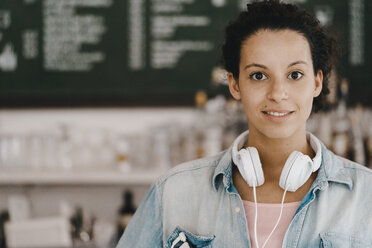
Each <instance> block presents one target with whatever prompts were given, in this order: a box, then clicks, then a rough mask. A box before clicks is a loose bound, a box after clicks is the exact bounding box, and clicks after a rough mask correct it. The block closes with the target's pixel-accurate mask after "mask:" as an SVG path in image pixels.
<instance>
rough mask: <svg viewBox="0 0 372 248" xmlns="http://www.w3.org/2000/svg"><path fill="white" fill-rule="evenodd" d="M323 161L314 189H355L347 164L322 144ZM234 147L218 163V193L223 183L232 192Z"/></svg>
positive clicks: (214, 182)
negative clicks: (333, 186) (336, 185)
mask: <svg viewBox="0 0 372 248" xmlns="http://www.w3.org/2000/svg"><path fill="white" fill-rule="evenodd" d="M320 143H321V149H322V161H321V166H320V168H319V170H318V175H317V178H316V179H315V181H314V183H313V186H312V188H315V187H319V188H320V189H321V190H323V189H325V188H326V187H327V186H328V183H329V182H334V183H340V184H345V185H347V186H348V188H349V189H352V188H353V181H352V179H351V177H350V174H349V172H348V170H347V169H346V168H345V163H344V162H343V161H342V160H341V159H340V158H339V157H338V156H336V155H335V154H334V153H332V152H331V151H330V150H328V149H327V148H326V147H325V146H324V144H323V143H322V142H320ZM232 166H234V163H233V161H232V146H231V147H230V148H229V149H227V150H225V152H223V153H222V155H221V157H220V160H219V161H218V162H217V166H216V169H215V171H214V175H213V181H212V184H213V188H214V189H215V190H216V191H217V190H218V188H219V186H220V185H221V183H223V186H224V188H225V189H226V190H228V191H229V192H231V190H232V187H231V186H232Z"/></svg>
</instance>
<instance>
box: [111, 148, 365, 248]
mask: <svg viewBox="0 0 372 248" xmlns="http://www.w3.org/2000/svg"><path fill="white" fill-rule="evenodd" d="M232 166H233V163H232V159H231V148H230V149H228V150H226V151H224V152H222V153H220V154H218V155H216V156H214V157H208V158H203V159H199V160H195V161H191V162H188V163H185V164H182V165H179V166H176V167H175V168H173V169H172V170H170V171H169V172H167V173H166V174H165V175H164V176H162V177H160V178H159V179H158V180H157V181H156V182H155V183H154V184H153V185H152V187H151V190H150V192H149V193H148V195H147V197H146V198H145V199H144V201H143V202H142V203H141V205H140V206H139V208H138V210H137V211H136V213H135V215H134V216H133V218H132V220H131V222H130V223H129V226H128V227H127V229H126V230H125V232H124V234H123V236H122V237H121V239H120V241H119V243H118V245H117V248H133V247H136V248H137V247H138V248H142V247H143V248H149V247H165V248H170V247H171V245H172V242H173V241H174V240H175V239H176V238H177V236H178V234H179V233H180V232H181V231H182V232H184V233H185V234H186V236H187V239H188V241H189V242H191V243H192V244H193V245H194V247H198V248H201V247H213V248H227V247H228V248H234V247H237V248H241V247H250V240H249V234H248V227H247V221H246V217H245V213H244V206H243V202H242V199H241V198H240V196H239V194H238V193H237V191H236V189H235V187H234V185H233V184H232ZM371 184H372V171H371V170H369V169H367V168H366V167H364V166H361V165H358V164H356V163H354V162H351V161H349V160H346V159H344V158H341V157H339V156H336V155H334V154H333V153H332V152H331V151H329V150H327V148H325V147H324V146H323V145H322V165H321V167H320V169H319V171H318V175H317V178H316V180H315V181H314V183H313V185H312V186H311V189H310V190H309V192H308V193H307V194H306V196H305V197H304V199H303V200H302V202H301V204H300V206H299V207H298V209H297V211H296V214H295V215H294V217H293V219H292V222H291V224H290V226H289V228H288V230H287V232H286V235H285V237H284V241H283V247H286V248H287V247H328V248H329V247H338V248H340V247H341V248H342V247H363V248H365V247H372V210H371V208H372V186H371ZM274 224H275V223H273V225H274Z"/></svg>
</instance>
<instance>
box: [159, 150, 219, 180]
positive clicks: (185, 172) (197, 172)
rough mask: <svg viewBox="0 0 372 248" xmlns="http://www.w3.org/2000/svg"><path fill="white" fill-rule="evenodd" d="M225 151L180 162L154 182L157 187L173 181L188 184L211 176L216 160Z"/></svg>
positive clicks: (216, 163) (217, 160)
mask: <svg viewBox="0 0 372 248" xmlns="http://www.w3.org/2000/svg"><path fill="white" fill-rule="evenodd" d="M225 152H226V151H222V152H220V153H218V154H216V155H214V156H210V157H205V158H200V159H195V160H192V161H188V162H185V163H181V164H179V165H177V166H175V167H173V168H172V169H170V170H168V171H167V172H166V173H165V174H163V175H162V176H160V177H159V178H158V179H157V181H156V183H155V184H156V185H157V186H158V187H162V186H164V185H166V184H169V183H172V182H175V181H176V182H177V183H178V184H180V183H182V184H188V183H195V181H200V180H205V179H207V178H212V177H213V174H214V172H215V169H216V167H217V165H218V162H219V161H220V159H221V158H222V156H223V155H224V154H225Z"/></svg>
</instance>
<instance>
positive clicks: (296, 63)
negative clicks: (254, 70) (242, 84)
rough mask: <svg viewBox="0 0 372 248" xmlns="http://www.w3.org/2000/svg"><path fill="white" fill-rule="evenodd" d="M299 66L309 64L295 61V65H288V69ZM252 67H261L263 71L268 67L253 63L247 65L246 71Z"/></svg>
mask: <svg viewBox="0 0 372 248" xmlns="http://www.w3.org/2000/svg"><path fill="white" fill-rule="evenodd" d="M298 64H304V65H307V63H306V62H305V61H302V60H298V61H295V62H293V63H290V64H289V65H288V67H291V66H294V65H298ZM250 67H260V68H263V69H267V67H266V66H264V65H261V64H256V63H253V64H249V65H246V66H245V67H244V70H246V69H248V68H250Z"/></svg>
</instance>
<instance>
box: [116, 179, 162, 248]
mask: <svg viewBox="0 0 372 248" xmlns="http://www.w3.org/2000/svg"><path fill="white" fill-rule="evenodd" d="M162 227H163V224H162V205H161V196H160V194H159V192H158V188H157V186H156V184H154V185H152V187H151V189H150V191H149V193H148V194H147V196H146V198H145V199H144V200H143V201H142V203H141V204H140V206H139V207H138V209H137V211H136V212H135V214H134V216H133V217H132V219H131V221H130V222H129V225H128V226H127V227H126V229H125V231H124V234H123V235H122V237H121V238H120V241H119V243H118V244H117V246H116V248H133V247H136V248H148V247H159V248H160V247H163V240H162V239H163V231H162Z"/></svg>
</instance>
